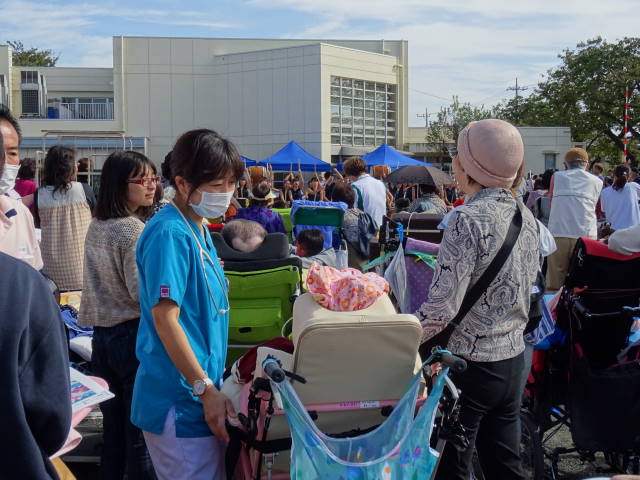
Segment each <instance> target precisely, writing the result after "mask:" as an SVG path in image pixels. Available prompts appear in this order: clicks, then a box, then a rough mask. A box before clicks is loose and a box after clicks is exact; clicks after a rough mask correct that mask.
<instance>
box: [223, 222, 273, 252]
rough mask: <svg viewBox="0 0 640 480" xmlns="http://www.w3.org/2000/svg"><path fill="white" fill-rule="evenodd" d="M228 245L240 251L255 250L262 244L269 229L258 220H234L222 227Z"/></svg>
mask: <svg viewBox="0 0 640 480" xmlns="http://www.w3.org/2000/svg"><path fill="white" fill-rule="evenodd" d="M221 233H222V237H223V238H224V240H225V242H227V245H229V246H231V247H233V248H234V249H236V250H238V251H240V252H247V253H248V252H253V251H254V250H255V249H256V248H258V247H259V246H260V245H262V242H263V241H264V238H265V237H266V236H267V231H266V230H265V229H264V227H263V226H262V225H260V224H259V223H258V222H254V221H252V220H245V219H237V220H232V221H230V222H229V223H227V224H226V225H225V226H224V227H223V228H222V232H221Z"/></svg>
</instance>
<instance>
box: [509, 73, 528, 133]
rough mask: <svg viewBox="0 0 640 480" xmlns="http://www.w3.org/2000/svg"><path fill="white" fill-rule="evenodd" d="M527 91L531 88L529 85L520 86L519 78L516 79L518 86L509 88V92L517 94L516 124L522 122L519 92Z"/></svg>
mask: <svg viewBox="0 0 640 480" xmlns="http://www.w3.org/2000/svg"><path fill="white" fill-rule="evenodd" d="M525 90H529V86H528V85H524V86H518V77H516V85H515V87H507V91H508V92H515V93H516V97H515V100H516V123H519V122H520V95H518V92H524V91H525Z"/></svg>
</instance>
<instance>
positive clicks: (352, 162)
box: [342, 157, 367, 177]
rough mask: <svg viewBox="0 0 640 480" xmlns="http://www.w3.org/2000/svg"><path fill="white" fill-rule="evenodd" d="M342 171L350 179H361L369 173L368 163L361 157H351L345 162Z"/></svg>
mask: <svg viewBox="0 0 640 480" xmlns="http://www.w3.org/2000/svg"><path fill="white" fill-rule="evenodd" d="M342 169H343V170H344V173H345V174H347V175H349V176H350V177H359V176H360V175H362V174H363V173H365V172H366V171H367V162H365V161H364V159H363V158H361V157H351V158H349V159H347V161H346V162H344V165H343V167H342Z"/></svg>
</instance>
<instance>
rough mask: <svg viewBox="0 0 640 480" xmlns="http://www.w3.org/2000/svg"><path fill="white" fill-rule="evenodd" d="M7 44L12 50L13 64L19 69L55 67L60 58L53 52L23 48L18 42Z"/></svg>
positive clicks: (9, 41)
mask: <svg viewBox="0 0 640 480" xmlns="http://www.w3.org/2000/svg"><path fill="white" fill-rule="evenodd" d="M7 43H8V44H9V46H10V47H11V48H12V49H13V64H14V65H18V66H20V67H55V66H56V63H57V61H58V59H59V58H60V55H56V54H55V53H54V52H53V50H39V49H37V48H35V47H31V48H25V46H24V44H23V43H22V42H21V41H19V40H14V41H11V40H8V41H7Z"/></svg>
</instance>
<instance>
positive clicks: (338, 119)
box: [331, 116, 340, 123]
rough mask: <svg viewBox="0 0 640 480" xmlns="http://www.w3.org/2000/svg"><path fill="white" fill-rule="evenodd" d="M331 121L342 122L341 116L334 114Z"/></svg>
mask: <svg viewBox="0 0 640 480" xmlns="http://www.w3.org/2000/svg"><path fill="white" fill-rule="evenodd" d="M331 123H340V116H332V117H331Z"/></svg>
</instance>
